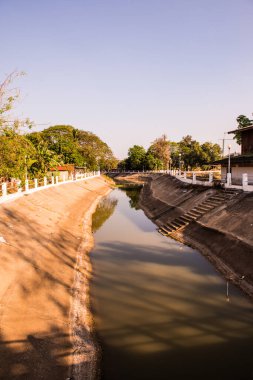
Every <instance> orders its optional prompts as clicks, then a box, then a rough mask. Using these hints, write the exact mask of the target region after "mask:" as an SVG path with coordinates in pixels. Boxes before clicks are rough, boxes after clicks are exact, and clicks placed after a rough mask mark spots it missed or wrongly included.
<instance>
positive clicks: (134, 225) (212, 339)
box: [91, 189, 253, 380]
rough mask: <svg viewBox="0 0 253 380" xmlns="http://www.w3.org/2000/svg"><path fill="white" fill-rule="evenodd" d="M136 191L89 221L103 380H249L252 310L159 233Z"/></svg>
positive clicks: (105, 205) (105, 203) (107, 202)
mask: <svg viewBox="0 0 253 380" xmlns="http://www.w3.org/2000/svg"><path fill="white" fill-rule="evenodd" d="M137 199H138V192H137V191H136V190H132V191H131V190H129V191H127V192H125V191H123V190H119V189H117V190H114V191H113V192H112V193H111V194H110V195H109V196H107V197H106V198H105V199H103V200H102V201H101V202H100V204H99V206H98V208H97V211H96V213H95V214H94V218H93V229H94V234H95V246H94V249H93V251H92V252H91V261H92V266H93V279H92V282H91V300H92V309H93V314H94V321H95V329H96V334H97V339H98V342H99V344H100V346H101V352H102V355H101V357H102V359H101V379H103V380H165V379H166V380H169V379H171V380H178V379H179V380H181V379H202V380H209V379H210V380H211V379H212V380H214V379H215V380H228V379H231V380H239V379H241V380H249V379H251V380H252V379H253V304H252V303H251V302H249V300H248V299H247V297H245V296H244V295H243V294H242V293H241V292H240V291H239V290H238V289H237V288H235V287H234V286H233V285H232V284H229V283H227V282H226V281H225V280H224V279H223V278H222V277H221V276H220V275H219V274H218V273H217V272H216V271H215V269H214V267H213V266H212V265H211V264H210V263H209V262H208V261H207V260H206V259H205V258H204V257H203V256H201V254H200V253H199V252H197V251H196V250H193V249H191V248H189V247H186V246H184V245H182V244H180V243H178V242H176V241H174V240H172V239H169V238H166V237H163V236H162V235H160V234H159V233H158V232H157V230H156V226H155V225H154V224H153V223H152V222H151V221H150V220H148V218H147V217H146V216H145V215H144V213H143V211H142V210H138V209H136V203H137Z"/></svg>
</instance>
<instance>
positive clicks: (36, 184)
mask: <svg viewBox="0 0 253 380" xmlns="http://www.w3.org/2000/svg"><path fill="white" fill-rule="evenodd" d="M37 187H38V180H37V178H34V188H35V189H37Z"/></svg>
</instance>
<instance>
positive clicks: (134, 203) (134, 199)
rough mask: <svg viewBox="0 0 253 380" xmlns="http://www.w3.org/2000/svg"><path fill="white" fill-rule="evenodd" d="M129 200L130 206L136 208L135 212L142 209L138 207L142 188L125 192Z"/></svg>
mask: <svg viewBox="0 0 253 380" xmlns="http://www.w3.org/2000/svg"><path fill="white" fill-rule="evenodd" d="M124 191H125V193H126V195H127V196H128V198H130V201H129V205H130V207H131V208H134V209H135V210H139V209H140V207H139V206H138V202H139V198H140V191H141V189H140V188H136V187H135V188H134V187H133V188H129V189H126V190H124Z"/></svg>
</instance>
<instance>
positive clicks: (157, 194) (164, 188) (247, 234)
mask: <svg viewBox="0 0 253 380" xmlns="http://www.w3.org/2000/svg"><path fill="white" fill-rule="evenodd" d="M135 176H137V177H138V180H139V179H140V178H142V179H143V181H144V182H145V185H144V188H143V190H142V193H141V200H140V206H141V207H142V209H143V210H144V211H145V213H146V215H147V216H148V217H149V218H150V219H152V220H153V221H154V222H155V223H156V224H157V226H159V227H161V226H164V225H171V224H173V223H174V221H175V220H177V221H178V220H179V219H180V218H181V220H183V219H184V215H186V214H187V212H188V213H189V214H190V213H191V210H192V209H196V207H197V205H201V204H205V201H206V200H208V199H211V200H212V203H213V205H214V207H213V208H210V210H207V207H206V211H205V212H204V213H203V215H201V216H199V217H198V218H197V220H190V221H189V222H188V223H186V225H184V226H183V227H181V228H179V229H178V230H175V231H173V232H172V233H171V234H170V235H169V236H171V237H173V238H175V239H177V240H179V241H181V242H183V243H185V244H188V245H191V246H193V247H194V248H197V249H198V250H199V251H201V252H202V254H204V255H205V256H206V257H207V258H208V259H209V260H210V261H211V262H212V263H213V264H214V265H215V266H216V268H217V269H218V270H219V271H220V272H221V273H222V274H223V275H224V276H225V277H226V278H228V279H229V280H231V281H232V282H234V283H235V284H237V285H239V286H240V288H241V289H242V290H243V291H245V292H246V293H247V294H248V295H250V296H251V297H253V193H243V192H239V193H237V194H236V193H235V194H234V196H232V197H231V198H229V197H226V194H225V193H224V191H222V190H221V189H215V188H206V187H204V186H193V185H189V184H186V183H182V182H180V181H179V180H177V179H175V178H173V177H171V176H169V175H167V174H164V175H162V174H156V175H146V176H143V175H142V176H141V175H135ZM135 176H132V178H131V177H125V178H121V180H124V179H125V180H128V181H130V180H132V181H135V178H134V177H135ZM221 195H222V196H223V197H224V202H221V203H218V202H217V203H216V204H215V199H219V198H220V197H221ZM212 203H211V201H210V204H212ZM202 209H203V210H204V207H202ZM192 214H193V213H192Z"/></svg>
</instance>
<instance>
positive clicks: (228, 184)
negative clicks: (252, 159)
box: [170, 170, 253, 191]
mask: <svg viewBox="0 0 253 380" xmlns="http://www.w3.org/2000/svg"><path fill="white" fill-rule="evenodd" d="M215 172H216V171H209V172H206V171H205V172H204V171H203V172H191V173H192V178H187V174H188V175H189V173H190V172H180V171H179V170H176V171H174V170H172V171H171V173H170V175H172V176H174V177H176V178H177V179H179V180H180V181H182V182H186V183H191V184H193V185H202V186H213V184H214V181H213V175H214V173H215ZM207 173H208V176H209V179H208V181H199V180H197V179H196V176H197V174H207ZM250 183H252V180H251V179H250ZM224 187H225V188H226V189H238V190H243V191H253V185H250V184H249V177H248V174H247V173H244V174H242V185H233V183H232V176H231V173H227V177H226V181H225V183H224Z"/></svg>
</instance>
